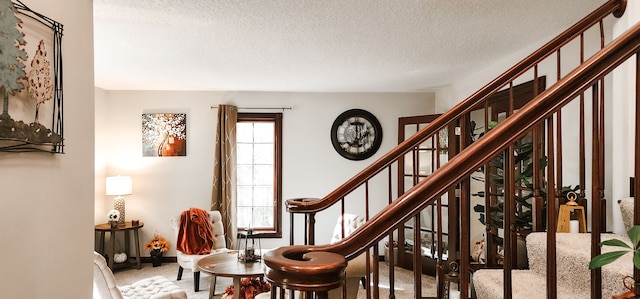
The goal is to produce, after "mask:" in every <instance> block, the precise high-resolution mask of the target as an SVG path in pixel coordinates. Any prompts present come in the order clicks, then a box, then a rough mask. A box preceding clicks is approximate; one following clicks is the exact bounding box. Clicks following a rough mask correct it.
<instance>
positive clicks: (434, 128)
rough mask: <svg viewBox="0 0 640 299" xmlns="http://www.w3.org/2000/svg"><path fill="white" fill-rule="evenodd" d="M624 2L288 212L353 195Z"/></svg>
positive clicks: (621, 1)
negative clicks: (318, 196)
mask: <svg viewBox="0 0 640 299" xmlns="http://www.w3.org/2000/svg"><path fill="white" fill-rule="evenodd" d="M626 5H627V1H626V0H610V1H607V2H606V3H605V4H603V5H602V6H600V7H599V8H598V9H596V10H595V11H593V12H592V13H590V14H589V15H587V16H586V17H584V18H583V19H581V20H580V21H578V22H577V23H576V24H575V25H573V26H571V27H570V28H569V29H567V30H565V31H564V32H562V33H561V34H560V35H558V36H557V37H556V38H554V39H553V40H551V41H550V42H548V43H546V44H545V45H543V46H542V47H540V48H539V49H538V50H536V51H535V52H533V53H532V54H531V55H529V56H527V57H526V58H524V59H523V60H522V61H520V62H519V63H517V64H516V65H514V66H513V67H511V68H510V69H509V70H507V71H506V72H504V73H503V74H502V75H500V76H498V77H497V78H496V79H494V80H493V81H491V82H490V83H489V84H487V85H485V86H484V87H482V88H481V89H480V90H478V91H477V92H475V93H474V94H472V95H471V96H469V97H468V98H467V99H465V100H464V101H462V102H460V103H459V104H457V105H456V106H454V107H453V108H452V109H451V110H449V111H448V112H447V113H445V114H443V115H442V116H440V117H438V118H437V119H436V120H434V121H433V122H431V124H430V125H429V126H427V127H425V128H423V129H422V130H420V131H419V132H418V133H416V134H415V135H413V136H411V137H410V138H408V139H406V140H405V141H404V142H402V143H400V144H399V145H398V146H396V147H395V148H394V149H392V150H391V151H389V152H388V153H387V154H385V155H384V156H382V157H381V158H379V159H378V160H376V161H375V162H373V163H372V164H371V165H369V166H368V167H366V168H365V169H364V170H362V171H361V172H359V173H358V174H356V175H355V176H354V177H352V178H351V179H349V180H348V181H346V182H345V183H344V184H342V185H341V186H340V187H338V188H336V189H335V190H334V191H332V192H331V193H329V194H328V195H327V196H325V197H324V198H322V199H321V200H308V199H289V200H287V201H286V202H285V205H286V207H287V211H288V212H291V213H311V212H318V211H321V210H324V209H327V208H328V207H330V206H332V205H333V204H335V203H336V202H338V201H339V200H340V199H342V198H344V197H345V196H346V195H347V194H349V193H350V192H352V191H354V190H355V189H356V188H358V187H359V186H360V185H362V184H363V183H364V182H365V181H367V180H369V179H371V178H372V177H373V176H375V175H376V174H378V173H379V172H381V171H383V170H384V169H385V168H386V167H388V166H389V165H391V164H392V163H393V162H394V161H396V160H397V159H398V158H399V157H400V156H402V155H404V154H406V153H407V152H409V151H410V150H411V149H412V148H413V147H414V146H415V145H416V144H419V143H421V142H423V141H424V140H425V139H427V138H428V137H429V136H432V135H434V134H436V132H438V131H440V130H442V129H444V128H445V127H446V126H447V125H448V124H449V122H450V121H451V120H452V119H459V118H460V117H461V116H462V115H464V114H466V113H469V112H470V111H472V110H473V109H476V107H477V105H479V104H480V103H482V101H484V100H486V99H487V97H489V96H490V95H492V94H493V93H495V92H496V91H498V90H499V89H501V88H503V87H504V86H506V85H507V84H509V82H511V81H512V80H513V79H514V78H516V77H517V76H519V75H521V74H523V73H525V72H526V71H527V70H529V69H531V68H532V67H533V66H534V65H536V64H537V63H539V62H540V61H542V60H543V59H545V58H547V57H548V56H549V55H552V54H554V53H555V52H556V51H557V50H558V49H560V48H561V47H562V46H564V45H566V44H567V43H569V42H570V41H572V40H573V39H575V38H576V37H577V36H579V35H580V34H582V33H583V32H584V31H585V30H587V29H588V28H590V27H591V26H593V25H594V24H596V23H598V22H600V21H601V20H602V19H603V18H604V17H606V16H607V15H609V14H612V13H613V15H614V16H616V17H620V16H622V13H623V12H624V10H625V9H626Z"/></svg>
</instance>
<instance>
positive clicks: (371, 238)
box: [264, 23, 640, 275]
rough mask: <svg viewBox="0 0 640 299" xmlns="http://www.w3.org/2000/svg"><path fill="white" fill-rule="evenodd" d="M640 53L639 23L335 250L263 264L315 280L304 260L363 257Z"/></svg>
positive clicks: (288, 253)
mask: <svg viewBox="0 0 640 299" xmlns="http://www.w3.org/2000/svg"><path fill="white" fill-rule="evenodd" d="M639 51H640V23H638V24H636V25H635V26H634V27H632V28H631V29H629V30H627V31H626V32H625V33H624V34H622V35H621V36H620V37H618V38H617V39H616V40H614V41H612V42H611V43H610V44H609V45H607V46H606V47H604V48H603V49H601V50H600V51H598V52H597V53H596V54H594V55H593V56H592V57H591V58H590V59H588V60H587V61H585V62H584V63H583V64H581V65H580V66H578V67H577V68H576V69H575V70H573V71H572V72H570V73H569V74H567V75H566V76H565V77H564V78H562V79H560V80H559V81H558V82H557V83H556V84H554V85H553V86H551V87H550V88H549V89H547V90H545V91H544V92H542V93H541V94H540V95H538V96H537V97H535V98H534V99H533V100H531V101H530V102H529V103H528V104H526V105H525V106H523V107H522V108H521V109H520V110H518V111H517V112H516V113H514V114H513V115H512V116H511V117H509V118H507V119H505V120H504V121H503V122H502V123H501V124H500V125H499V126H497V127H495V128H494V129H492V130H491V131H489V132H487V134H485V136H484V137H483V138H480V139H479V140H477V141H475V142H474V143H473V144H471V145H470V146H469V147H467V148H465V149H464V150H463V151H462V152H460V153H459V154H458V155H456V156H455V157H453V158H452V159H451V160H450V161H449V162H448V163H446V164H445V165H443V166H442V167H441V168H438V169H437V170H435V171H434V172H433V173H432V174H431V175H429V176H428V177H426V178H425V179H424V180H423V181H421V182H420V183H418V184H417V185H415V186H414V187H413V188H411V189H410V190H408V191H407V192H406V193H404V194H403V195H401V196H400V197H399V198H398V199H397V200H395V201H394V202H392V203H390V204H389V206H388V207H387V208H385V209H384V210H383V211H382V212H380V213H378V214H377V215H375V216H374V217H373V218H371V219H369V221H367V222H366V223H365V224H363V226H362V227H360V228H359V229H358V230H356V231H355V232H353V233H352V234H351V235H349V236H348V237H346V238H344V239H342V240H341V241H339V242H338V243H335V244H332V245H324V246H288V247H281V248H279V249H277V250H275V251H273V252H271V253H270V254H269V255H266V256H265V258H264V259H265V264H267V266H268V267H269V268H272V269H289V270H290V271H295V272H296V273H299V274H301V275H312V273H313V271H314V270H317V268H316V267H315V264H311V263H309V262H307V261H304V259H303V258H301V257H303V256H305V255H306V254H311V253H314V254H317V252H318V251H327V252H333V253H338V254H340V255H343V256H345V258H346V259H347V260H350V259H352V258H354V257H355V256H357V255H359V254H361V253H363V252H364V251H365V250H367V248H369V247H371V246H373V245H374V244H375V243H376V242H378V241H379V240H381V239H383V238H384V237H385V236H387V235H388V233H389V232H390V231H391V230H392V229H394V228H395V227H397V226H398V225H400V224H402V223H404V222H406V221H407V220H409V219H410V218H411V217H413V216H414V215H415V214H417V213H419V211H420V210H422V209H423V208H424V207H426V206H427V205H430V204H433V202H434V201H435V199H436V197H437V196H439V195H442V194H444V193H445V192H446V191H447V190H448V189H449V188H451V186H452V185H454V184H456V183H457V182H459V181H460V180H462V179H463V178H464V177H466V176H468V175H469V174H471V173H472V172H473V171H474V170H475V169H477V168H478V167H480V166H482V165H483V164H485V163H486V162H487V161H489V160H490V159H492V158H493V157H494V156H496V155H497V154H498V153H500V152H501V151H503V150H504V149H505V148H507V147H508V146H510V145H511V144H513V143H514V142H515V141H516V140H518V139H519V138H520V137H521V136H523V135H524V134H525V133H527V132H528V131H530V130H531V129H532V128H533V127H534V126H535V125H537V124H539V123H540V122H542V121H543V120H545V119H546V118H548V117H550V116H551V115H552V114H553V113H555V112H557V111H559V110H560V109H561V108H562V107H564V106H565V105H567V104H568V103H569V102H571V101H572V100H574V99H575V98H576V97H578V96H579V95H580V94H581V93H582V92H584V91H585V90H587V89H588V88H590V87H591V86H592V85H593V84H595V83H596V82H597V81H598V80H600V79H601V78H603V77H604V76H605V75H607V74H609V73H610V72H611V71H612V70H613V69H615V68H616V67H618V66H619V65H620V64H622V63H623V62H624V61H626V60H627V59H629V58H630V57H631V56H633V55H634V54H637V53H638V52H639ZM465 217H468V216H465ZM596 233H597V232H596Z"/></svg>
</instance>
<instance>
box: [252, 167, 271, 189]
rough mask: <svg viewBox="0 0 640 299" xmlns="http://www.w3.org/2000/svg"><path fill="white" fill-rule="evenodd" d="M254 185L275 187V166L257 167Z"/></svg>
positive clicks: (255, 168)
mask: <svg viewBox="0 0 640 299" xmlns="http://www.w3.org/2000/svg"><path fill="white" fill-rule="evenodd" d="M253 179H254V181H253V183H254V184H256V185H268V186H272V185H273V165H255V166H254V176H253Z"/></svg>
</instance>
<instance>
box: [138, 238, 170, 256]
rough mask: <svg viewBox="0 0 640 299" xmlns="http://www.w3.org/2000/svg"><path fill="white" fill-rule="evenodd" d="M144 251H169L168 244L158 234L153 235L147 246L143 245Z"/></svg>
mask: <svg viewBox="0 0 640 299" xmlns="http://www.w3.org/2000/svg"><path fill="white" fill-rule="evenodd" d="M144 249H146V250H147V251H149V252H154V251H155V252H156V253H160V252H166V251H167V250H169V242H167V240H166V239H165V238H163V237H161V236H159V235H158V234H154V237H153V239H151V241H149V243H147V245H144Z"/></svg>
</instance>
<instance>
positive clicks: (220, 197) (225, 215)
mask: <svg viewBox="0 0 640 299" xmlns="http://www.w3.org/2000/svg"><path fill="white" fill-rule="evenodd" d="M237 121H238V109H237V108H236V107H235V106H232V105H219V106H218V124H217V125H216V148H215V152H214V155H215V156H214V162H213V190H212V192H211V210H212V211H215V210H217V211H220V214H222V223H223V226H224V231H225V240H226V242H227V248H230V249H235V247H236V245H237V243H236V238H237V235H238V226H237V225H236V215H237V209H236V206H237V204H236V122H237Z"/></svg>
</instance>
